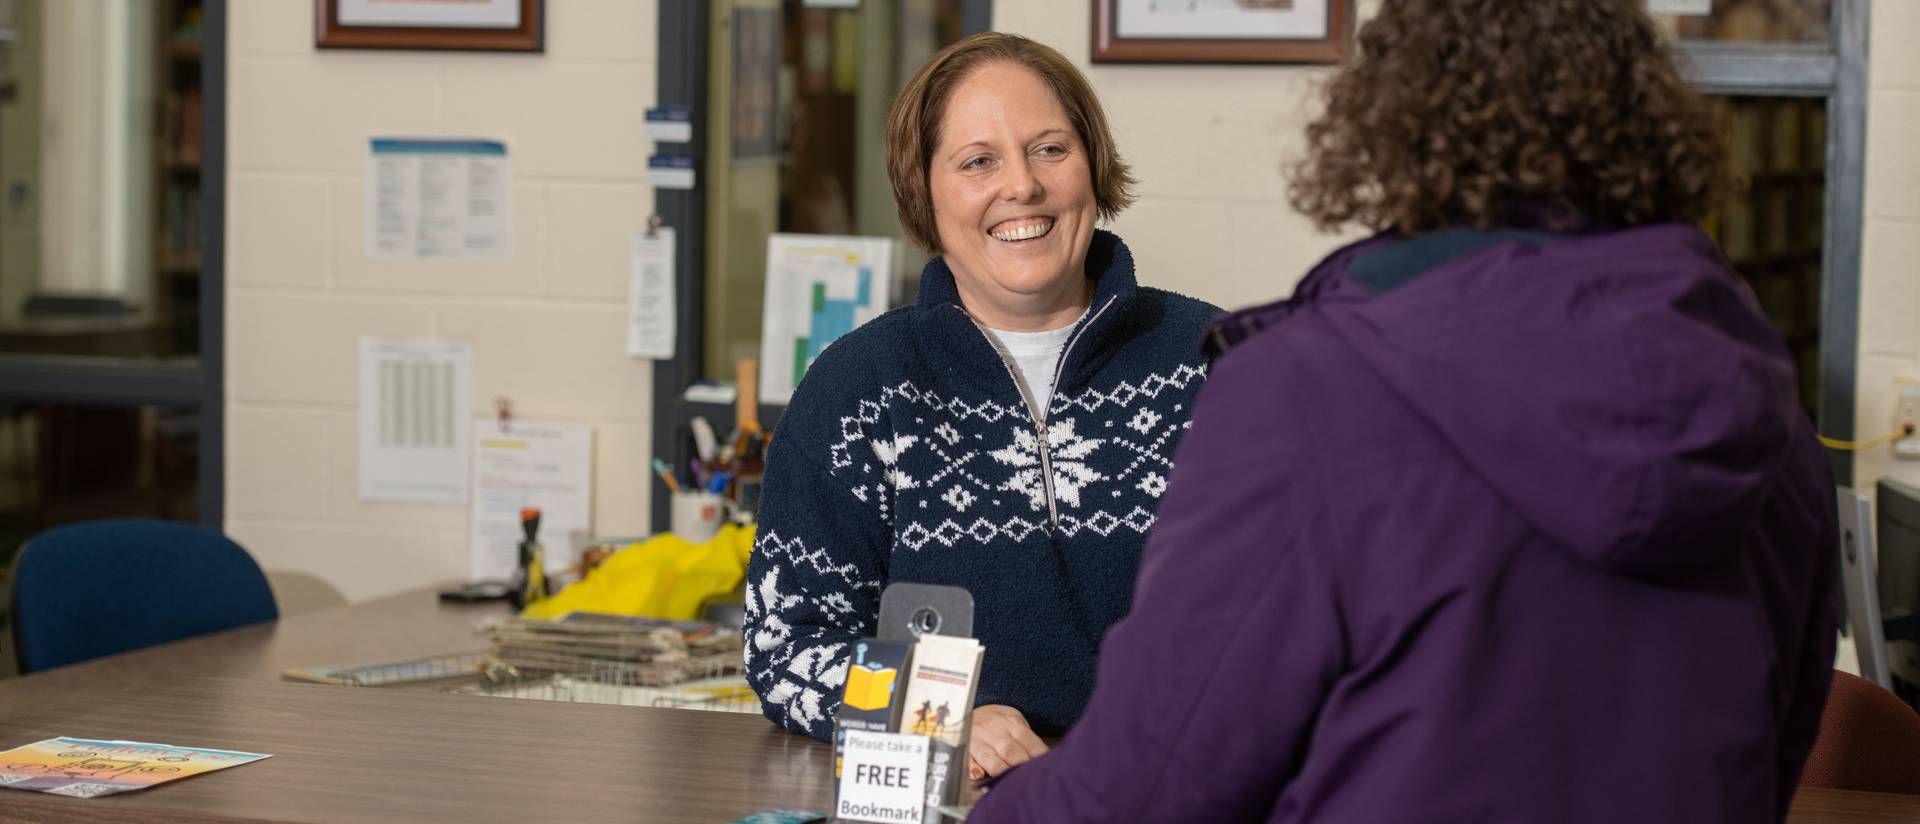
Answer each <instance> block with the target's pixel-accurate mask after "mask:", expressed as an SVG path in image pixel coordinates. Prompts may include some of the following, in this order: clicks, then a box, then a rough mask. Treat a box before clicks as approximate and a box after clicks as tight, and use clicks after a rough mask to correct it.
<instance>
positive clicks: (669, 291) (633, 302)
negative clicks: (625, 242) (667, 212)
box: [627, 226, 676, 360]
mask: <svg viewBox="0 0 1920 824" xmlns="http://www.w3.org/2000/svg"><path fill="white" fill-rule="evenodd" d="M628 280H629V282H628V284H627V354H628V355H629V356H631V357H636V358H656V359H659V360H666V359H668V358H671V357H673V341H674V338H673V336H674V323H673V318H674V310H675V308H676V307H675V306H674V299H673V230H672V229H670V228H667V227H664V226H662V227H660V228H658V229H655V230H654V231H653V237H647V233H646V232H634V233H633V264H632V269H631V271H629V272H628Z"/></svg>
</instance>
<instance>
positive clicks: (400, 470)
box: [360, 338, 473, 504]
mask: <svg viewBox="0 0 1920 824" xmlns="http://www.w3.org/2000/svg"><path fill="white" fill-rule="evenodd" d="M472 386H473V352H472V349H471V347H469V346H468V345H467V344H464V343H448V342H444V341H398V340H373V339H371V338H362V339H361V340H360V500H362V501H370V502H371V501H399V502H408V503H429V504H463V503H466V502H467V476H468V473H467V455H468V443H469V441H468V438H469V435H468V428H469V426H470V423H471V421H472V418H473V411H472V410H473V391H472Z"/></svg>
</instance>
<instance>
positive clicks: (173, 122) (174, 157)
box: [161, 89, 204, 168]
mask: <svg viewBox="0 0 1920 824" xmlns="http://www.w3.org/2000/svg"><path fill="white" fill-rule="evenodd" d="M202 121H203V115H202V104H201V100H200V90H199V89H188V90H186V91H169V92H167V95H166V97H165V98H164V100H163V101H162V103H161V125H162V127H163V128H164V131H163V132H162V135H161V137H162V140H163V141H164V142H163V143H162V144H161V145H162V146H163V147H165V151H166V159H167V163H168V164H170V165H173V166H179V167H189V168H198V167H199V166H200V145H201V137H202V135H203V133H204V130H203V128H202Z"/></svg>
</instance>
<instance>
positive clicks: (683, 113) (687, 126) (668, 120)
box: [647, 106, 693, 143]
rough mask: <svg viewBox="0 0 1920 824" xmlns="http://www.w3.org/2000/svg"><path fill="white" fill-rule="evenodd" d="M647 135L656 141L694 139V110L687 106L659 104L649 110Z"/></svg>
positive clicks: (683, 141)
mask: <svg viewBox="0 0 1920 824" xmlns="http://www.w3.org/2000/svg"><path fill="white" fill-rule="evenodd" d="M647 136H648V137H651V138H653V142H655V143H688V142H691V141H692V140H693V110H691V109H688V108H687V107H685V106H659V107H656V108H652V109H648V110H647Z"/></svg>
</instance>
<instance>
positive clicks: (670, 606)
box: [520, 524, 753, 621]
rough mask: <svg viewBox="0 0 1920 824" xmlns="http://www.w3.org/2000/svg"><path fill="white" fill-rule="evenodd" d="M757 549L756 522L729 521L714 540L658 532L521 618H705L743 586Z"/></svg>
mask: <svg viewBox="0 0 1920 824" xmlns="http://www.w3.org/2000/svg"><path fill="white" fill-rule="evenodd" d="M752 550H753V527H752V526H741V525H739V524H727V525H725V526H723V527H721V528H720V532H719V534H717V535H715V536H713V540H711V541H708V542H706V543H704V544H690V543H687V542H686V541H684V540H682V539H680V538H678V537H675V536H674V535H673V534H671V533H668V534H663V535H656V536H654V537H652V538H648V539H646V540H644V541H641V542H639V543H637V544H631V545H629V546H627V548H625V549H622V550H620V551H619V552H616V553H614V554H612V555H610V556H608V557H607V559H606V560H605V561H603V562H601V564H600V566H599V567H597V568H595V569H594V570H593V571H592V572H589V573H587V577H585V578H583V579H581V580H580V581H578V582H576V583H575V584H573V585H572V586H569V587H567V588H566V589H563V590H561V591H560V593H559V594H557V595H554V596H553V597H551V598H548V599H546V600H544V601H540V602H539V603H536V604H532V605H530V606H528V607H527V608H526V609H524V610H522V611H521V612H520V617H522V618H538V619H550V618H558V617H560V616H562V615H565V614H567V613H569V612H605V613H611V614H614V615H632V616H637V617H641V618H665V619H668V620H674V621H687V620H694V619H698V618H700V617H701V614H700V612H701V607H703V606H704V605H705V604H706V603H707V601H709V600H711V599H713V598H716V597H719V596H723V595H726V594H728V593H730V592H733V590H734V589H735V588H736V587H738V586H740V582H741V581H742V580H743V579H745V578H746V574H747V554H748V553H749V552H751V551H752Z"/></svg>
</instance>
